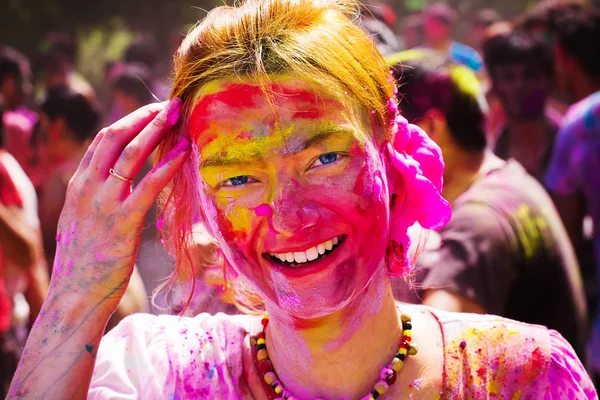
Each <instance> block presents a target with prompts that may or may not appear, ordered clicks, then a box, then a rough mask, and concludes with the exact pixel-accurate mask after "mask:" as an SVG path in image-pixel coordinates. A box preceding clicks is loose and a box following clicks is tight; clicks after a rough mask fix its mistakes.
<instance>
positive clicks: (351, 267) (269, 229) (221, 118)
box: [189, 78, 389, 318]
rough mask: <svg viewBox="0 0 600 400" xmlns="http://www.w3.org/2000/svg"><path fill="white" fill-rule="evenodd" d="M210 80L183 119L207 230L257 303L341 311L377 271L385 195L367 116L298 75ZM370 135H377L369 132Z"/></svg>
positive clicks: (298, 313) (310, 312) (305, 313)
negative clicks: (264, 82) (261, 80)
mask: <svg viewBox="0 0 600 400" xmlns="http://www.w3.org/2000/svg"><path fill="white" fill-rule="evenodd" d="M270 89H272V91H273V92H274V94H273V95H272V96H270V99H269V98H267V97H265V95H264V94H263V91H262V90H261V88H260V87H258V86H255V85H252V84H250V83H247V82H242V81H219V82H212V83H210V84H208V85H205V86H204V87H203V88H202V89H201V90H200V92H199V93H198V97H197V101H196V103H195V106H194V108H193V111H192V113H191V115H190V118H189V129H190V136H191V137H192V138H193V139H194V140H195V142H196V144H197V146H198V149H199V152H200V174H201V177H202V184H203V190H202V193H201V196H202V206H203V210H204V212H205V214H206V218H207V228H208V229H209V230H210V231H211V232H212V234H213V235H214V236H215V237H216V238H217V239H218V241H219V244H220V246H221V247H222V250H223V252H224V254H225V255H226V256H227V258H228V260H229V261H230V262H231V264H232V265H233V266H234V268H235V269H236V271H237V272H238V273H239V274H240V275H242V276H243V277H244V278H245V279H246V280H248V281H249V282H250V283H251V284H252V285H253V287H254V288H255V289H256V290H257V291H258V292H259V293H260V294H261V295H262V296H263V298H264V299H265V301H266V302H267V306H268V307H271V310H272V311H275V310H274V309H272V307H279V308H280V309H282V310H283V311H284V312H286V313H288V314H290V315H293V316H295V317H299V318H312V317H318V316H322V315H327V314H330V313H332V312H335V311H337V310H339V309H340V308H342V307H343V306H345V305H346V304H347V303H348V302H349V301H350V300H352V299H353V298H354V296H356V295H357V294H359V293H360V292H361V291H362V289H364V288H365V286H366V285H367V283H368V282H369V280H370V278H371V277H372V276H373V274H374V272H375V271H376V270H377V268H379V267H381V266H382V259H383V255H384V254H385V249H386V246H387V241H388V237H389V226H388V224H389V194H388V190H387V180H386V175H385V174H386V173H385V167H384V163H383V161H382V157H381V156H380V152H379V148H380V147H381V146H380V145H381V144H383V143H382V141H381V140H380V141H379V143H380V145H378V141H376V140H375V139H374V138H375V137H376V133H375V131H374V129H375V128H374V126H373V125H372V121H374V118H371V114H370V113H368V112H365V111H359V107H356V106H350V105H348V103H350V102H349V101H348V100H349V99H345V101H340V100H342V99H344V96H346V95H345V94H341V97H340V98H335V97H334V96H331V95H328V94H326V93H325V92H323V91H321V90H320V89H319V88H317V87H315V85H314V84H309V83H306V82H304V81H301V80H297V79H292V78H278V79H277V80H275V81H274V83H273V84H272V86H271V87H270ZM379 136H382V135H381V133H380V134H379Z"/></svg>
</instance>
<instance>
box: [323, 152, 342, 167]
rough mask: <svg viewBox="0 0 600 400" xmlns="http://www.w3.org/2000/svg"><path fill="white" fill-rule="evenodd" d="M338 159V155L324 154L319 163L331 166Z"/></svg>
mask: <svg viewBox="0 0 600 400" xmlns="http://www.w3.org/2000/svg"><path fill="white" fill-rule="evenodd" d="M337 158H338V155H337V153H327V154H323V155H322V156H320V157H319V161H320V162H321V164H323V165H325V164H331V163H334V162H335V161H336V160H337Z"/></svg>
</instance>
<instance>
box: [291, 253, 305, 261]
mask: <svg viewBox="0 0 600 400" xmlns="http://www.w3.org/2000/svg"><path fill="white" fill-rule="evenodd" d="M294 261H296V262H297V263H304V262H306V253H305V252H295V253H294Z"/></svg>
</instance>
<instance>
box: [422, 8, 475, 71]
mask: <svg viewBox="0 0 600 400" xmlns="http://www.w3.org/2000/svg"><path fill="white" fill-rule="evenodd" d="M455 21H456V12H455V11H454V10H453V9H452V8H451V7H450V6H449V5H447V4H444V3H435V4H432V5H430V6H429V7H427V8H426V9H425V11H424V24H423V27H424V33H425V45H424V47H425V48H428V49H432V50H435V51H439V52H441V53H444V54H445V55H447V56H449V57H450V58H451V59H452V60H454V61H455V62H456V63H458V64H461V65H464V66H466V67H468V68H470V69H472V70H473V71H475V72H480V71H481V69H482V67H483V60H482V59H481V56H480V55H479V53H477V51H476V50H475V49H473V48H472V47H469V46H467V45H465V44H462V43H458V42H457V41H455V40H454V39H453V38H452V36H453V34H454V23H455Z"/></svg>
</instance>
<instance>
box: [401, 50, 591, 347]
mask: <svg viewBox="0 0 600 400" xmlns="http://www.w3.org/2000/svg"><path fill="white" fill-rule="evenodd" d="M395 70H396V71H397V72H396V79H397V82H398V91H399V93H398V99H399V101H400V109H401V112H402V114H403V115H404V116H405V117H406V118H407V119H408V120H409V122H412V123H416V124H418V125H419V126H421V127H422V128H423V129H424V130H425V131H426V132H427V133H428V134H429V135H430V136H431V138H432V139H433V140H434V141H435V142H436V143H437V144H438V145H439V146H440V147H441V149H442V153H443V155H444V161H445V163H446V167H445V170H444V189H443V192H442V194H443V196H444V197H445V198H446V199H447V200H448V201H449V202H450V203H451V205H452V209H453V215H452V218H451V220H450V222H449V223H448V225H446V226H445V227H444V228H442V229H441V230H440V231H439V233H438V234H439V235H440V238H439V240H436V241H435V242H436V243H438V245H437V247H435V248H432V247H431V246H430V247H429V248H426V249H425V250H424V251H423V253H422V254H421V256H420V257H419V260H418V264H417V267H418V269H421V272H420V273H419V275H418V276H417V287H420V288H422V289H423V292H422V293H421V297H422V299H423V302H424V303H425V304H427V305H430V306H433V307H437V308H442V309H446V310H450V311H457V312H475V313H490V314H496V315H500V316H503V317H508V318H512V319H515V320H518V321H524V322H528V323H534V324H540V325H545V326H548V327H550V328H551V329H556V330H558V331H559V332H560V333H561V334H563V335H564V337H565V338H567V340H568V341H569V342H570V343H571V344H572V345H573V347H574V348H575V350H576V351H577V352H578V354H579V355H580V356H581V357H584V356H585V344H586V340H587V321H586V304H585V298H584V294H583V290H582V282H581V277H580V274H579V267H578V264H577V259H576V257H575V254H574V252H573V248H572V246H571V243H570V242H569V239H568V236H567V233H566V231H565V228H564V226H563V225H562V223H561V221H560V217H559V216H558V213H557V212H556V209H555V208H554V206H553V204H552V200H551V199H550V197H549V196H548V194H547V193H546V191H545V190H544V188H543V187H542V186H541V185H540V184H539V183H538V182H537V181H536V180H535V179H534V178H533V177H532V176H530V175H529V174H527V172H526V171H525V169H524V168H523V167H522V166H521V165H520V164H519V163H518V162H517V161H514V160H511V161H508V162H507V161H504V160H501V159H500V158H498V157H496V156H495V155H494V154H493V153H492V152H491V151H489V150H487V138H486V133H485V129H484V127H485V117H484V110H485V104H484V100H483V93H482V91H481V87H480V84H479V81H478V80H477V78H476V76H475V74H474V73H473V72H472V71H471V70H469V69H468V68H466V67H464V66H460V65H456V64H454V63H449V62H448V60H447V58H444V57H442V56H440V55H437V54H421V55H416V54H415V53H414V52H413V54H412V55H411V58H408V59H404V60H402V64H398V65H396V66H395ZM431 234H432V235H433V234H435V233H433V232H432V233H431Z"/></svg>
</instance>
